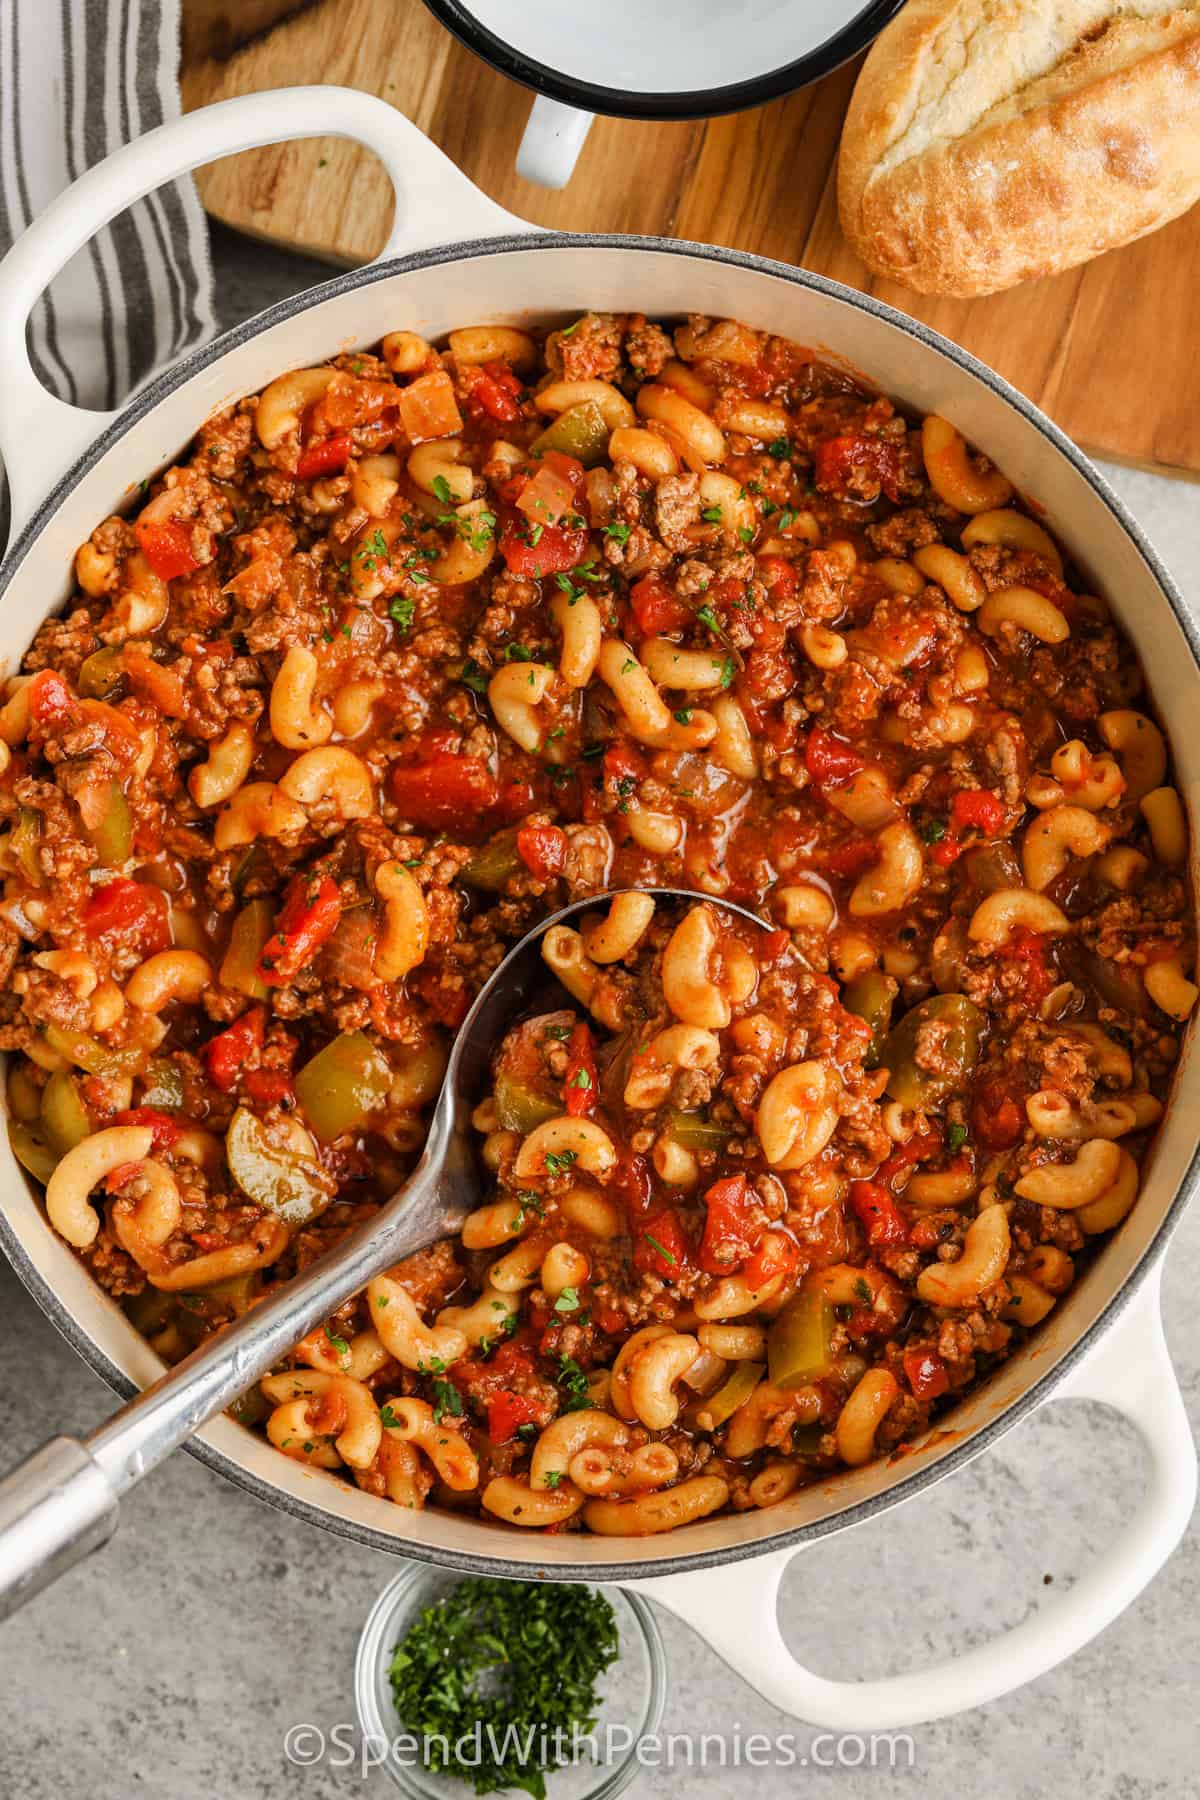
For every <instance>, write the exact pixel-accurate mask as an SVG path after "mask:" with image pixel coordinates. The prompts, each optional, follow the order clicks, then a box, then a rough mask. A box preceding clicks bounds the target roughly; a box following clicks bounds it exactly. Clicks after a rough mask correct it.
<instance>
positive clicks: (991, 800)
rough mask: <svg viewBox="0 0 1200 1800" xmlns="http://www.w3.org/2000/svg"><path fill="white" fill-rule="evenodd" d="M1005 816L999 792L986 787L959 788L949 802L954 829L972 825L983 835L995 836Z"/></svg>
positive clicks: (961, 829)
mask: <svg viewBox="0 0 1200 1800" xmlns="http://www.w3.org/2000/svg"><path fill="white" fill-rule="evenodd" d="M1006 817H1007V813H1006V810H1005V806H1004V802H1003V801H1002V800H1001V798H1000V796H999V794H993V793H992V792H991V791H990V790H989V789H988V788H960V789H959V791H958V793H957V794H955V796H954V798H953V800H951V802H950V820H951V823H952V824H953V826H954V829H955V830H956V831H965V830H967V829H968V827H973V828H974V829H975V830H976V831H982V832H983V834H984V836H985V837H996V836H998V834H999V833H1000V832H1001V831H1003V829H1004V821H1005V818H1006Z"/></svg>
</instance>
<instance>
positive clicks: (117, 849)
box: [91, 781, 133, 869]
mask: <svg viewBox="0 0 1200 1800" xmlns="http://www.w3.org/2000/svg"><path fill="white" fill-rule="evenodd" d="M91 839H92V842H93V844H94V845H95V846H96V852H97V855H98V856H99V858H100V861H101V863H102V865H103V866H104V867H105V868H106V869H119V868H120V867H121V866H122V865H123V864H124V863H127V862H128V861H129V857H130V855H131V853H132V850H133V814H132V812H131V811H130V810H129V802H128V800H127V799H126V798H125V790H124V789H123V788H122V786H121V784H120V782H119V781H110V782H109V783H108V792H107V794H106V795H105V798H104V813H103V816H102V818H101V820H100V823H99V824H98V825H96V826H95V827H93V830H92V833H91Z"/></svg>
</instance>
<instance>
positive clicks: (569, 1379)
mask: <svg viewBox="0 0 1200 1800" xmlns="http://www.w3.org/2000/svg"><path fill="white" fill-rule="evenodd" d="M557 1380H558V1389H559V1392H560V1393H561V1394H562V1396H563V1411H564V1412H583V1411H584V1410H585V1408H587V1407H589V1406H590V1405H591V1404H592V1396H591V1394H590V1393H589V1392H588V1379H587V1376H586V1375H585V1374H584V1372H583V1370H582V1369H581V1368H580V1366H579V1364H578V1363H577V1362H576V1361H575V1358H574V1357H573V1356H560V1357H559V1359H558V1377H557Z"/></svg>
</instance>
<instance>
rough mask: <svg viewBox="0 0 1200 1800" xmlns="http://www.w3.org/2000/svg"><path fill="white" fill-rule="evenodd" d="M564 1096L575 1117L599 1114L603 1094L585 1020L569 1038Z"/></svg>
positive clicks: (592, 1045)
mask: <svg viewBox="0 0 1200 1800" xmlns="http://www.w3.org/2000/svg"><path fill="white" fill-rule="evenodd" d="M563 1093H564V1095H565V1097H566V1102H567V1112H568V1113H569V1114H570V1116H571V1118H573V1119H583V1118H586V1117H587V1115H588V1114H589V1113H592V1112H595V1110H596V1099H597V1096H598V1093H599V1082H598V1080H597V1078H596V1046H595V1043H594V1042H593V1039H592V1034H591V1032H590V1031H589V1030H588V1028H587V1026H586V1025H585V1024H584V1023H583V1022H582V1020H581V1021H580V1023H579V1024H578V1025H576V1026H575V1028H574V1030H573V1031H572V1032H571V1035H570V1037H569V1038H568V1039H567V1073H566V1078H565V1080H564V1082H563Z"/></svg>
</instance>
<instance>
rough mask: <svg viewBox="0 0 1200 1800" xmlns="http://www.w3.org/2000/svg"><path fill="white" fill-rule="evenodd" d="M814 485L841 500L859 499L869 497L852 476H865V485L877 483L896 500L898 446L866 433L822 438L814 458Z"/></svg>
mask: <svg viewBox="0 0 1200 1800" xmlns="http://www.w3.org/2000/svg"><path fill="white" fill-rule="evenodd" d="M814 465H815V472H816V478H817V486H818V487H819V488H822V489H823V490H824V491H825V492H826V493H832V494H837V495H838V496H839V498H841V499H847V500H860V499H866V498H868V497H869V494H868V493H864V492H863V490H862V485H861V484H860V483H858V482H856V481H855V479H854V478H855V476H856V475H859V474H863V473H865V474H866V475H867V476H868V485H869V483H870V482H871V481H873V482H875V483H877V484H878V486H879V487H881V488H882V489H883V491H884V493H885V494H886V495H887V497H888V499H889V500H896V499H897V498H898V489H899V477H900V450H899V446H898V445H897V444H896V443H895V442H893V441H892V440H891V439H890V438H882V437H877V436H874V435H873V434H871V433H869V432H860V431H848V432H844V433H843V434H842V435H841V436H839V437H829V438H823V439H822V441H821V442H820V443H819V444H818V445H817V448H816V454H815V457H814Z"/></svg>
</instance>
